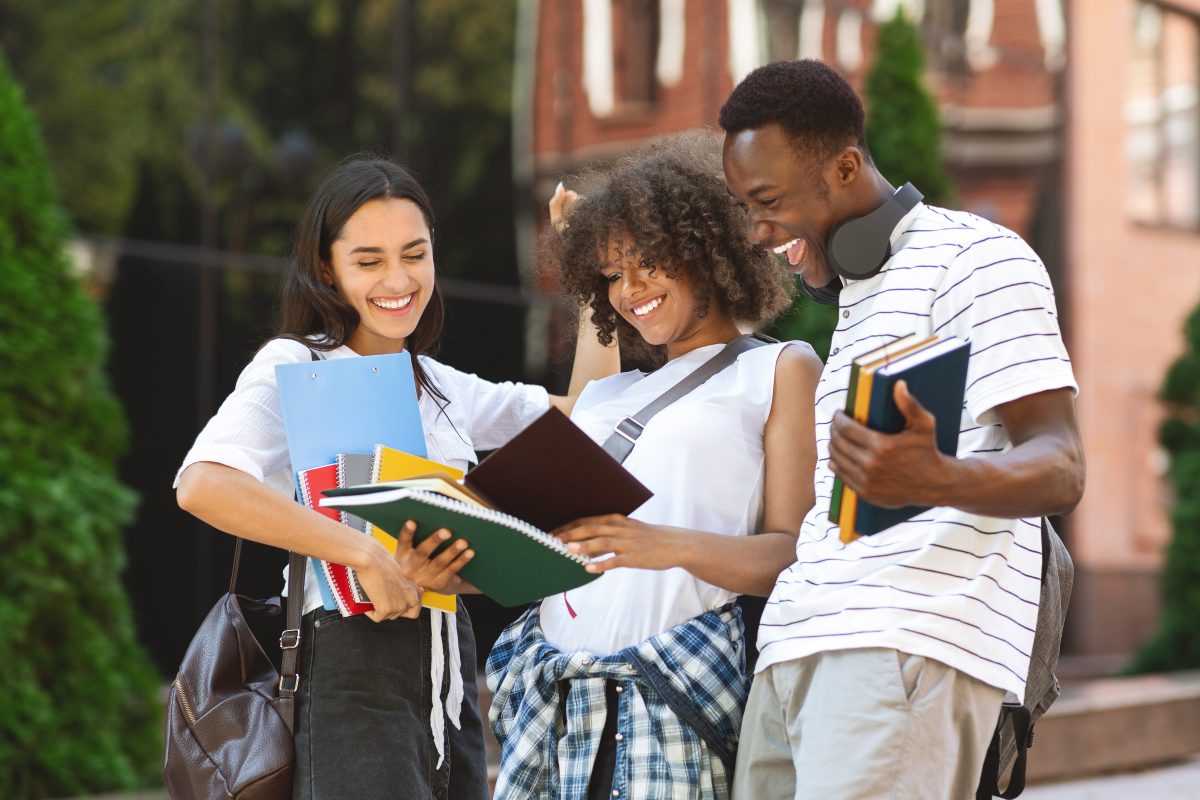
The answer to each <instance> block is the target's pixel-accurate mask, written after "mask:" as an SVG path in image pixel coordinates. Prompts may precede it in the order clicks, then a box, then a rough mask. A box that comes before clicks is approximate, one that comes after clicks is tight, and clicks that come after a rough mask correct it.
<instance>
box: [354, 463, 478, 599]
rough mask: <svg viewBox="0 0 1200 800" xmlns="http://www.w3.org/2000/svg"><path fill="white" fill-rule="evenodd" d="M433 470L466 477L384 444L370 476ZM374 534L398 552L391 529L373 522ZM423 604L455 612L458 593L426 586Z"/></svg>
mask: <svg viewBox="0 0 1200 800" xmlns="http://www.w3.org/2000/svg"><path fill="white" fill-rule="evenodd" d="M431 472H444V473H447V474H449V475H450V476H451V477H452V478H454V479H455V480H462V478H463V472H462V470H460V469H455V468H454V467H448V466H446V465H445V464H439V463H438V462H436V461H430V460H429V459H428V458H421V457H420V456H414V455H412V454H411V453H404V452H401V451H399V450H393V449H392V448H390V447H387V446H385V445H377V446H376V447H375V471H374V474H372V476H371V483H388V482H390V481H402V480H407V479H408V478H416V477H423V476H425V475H428V474H429V473H431ZM371 535H372V536H374V537H375V538H376V539H377V540H378V541H379V542H380V543H381V544H382V545H383V546H384V547H386V548H387V549H388V551H389V552H391V553H394V552H396V538H395V537H394V536H392V535H391V534H390V533H387V532H386V531H384V530H383V529H382V528H380V527H378V526H375V525H373V526H371ZM421 605H423V606H425V607H426V608H436V609H438V610H439V611H449V612H450V613H454V612H455V611H457V610H458V596H457V595H453V594H442V593H440V592H432V591H430V590H429V589H426V590H425V591H424V593H423V594H422V595H421Z"/></svg>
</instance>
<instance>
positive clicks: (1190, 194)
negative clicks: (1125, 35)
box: [1125, 1, 1200, 228]
mask: <svg viewBox="0 0 1200 800" xmlns="http://www.w3.org/2000/svg"><path fill="white" fill-rule="evenodd" d="M1134 13H1135V16H1134V25H1133V48H1132V56H1131V58H1130V62H1129V67H1128V77H1127V86H1126V95H1125V125H1126V153H1127V157H1128V165H1129V179H1130V185H1129V196H1128V206H1129V212H1130V214H1131V215H1132V216H1133V218H1134V219H1136V220H1138V221H1139V222H1146V223H1151V224H1156V225H1169V226H1174V227H1186V228H1198V227H1200V138H1198V133H1200V105H1198V104H1197V94H1198V92H1197V89H1198V83H1200V18H1198V17H1194V16H1191V15H1188V14H1184V13H1181V12H1179V11H1176V10H1174V9H1173V8H1167V7H1165V6H1160V5H1157V4H1155V3H1150V2H1144V1H1143V2H1139V3H1138V4H1137V6H1136V10H1135V12H1134Z"/></svg>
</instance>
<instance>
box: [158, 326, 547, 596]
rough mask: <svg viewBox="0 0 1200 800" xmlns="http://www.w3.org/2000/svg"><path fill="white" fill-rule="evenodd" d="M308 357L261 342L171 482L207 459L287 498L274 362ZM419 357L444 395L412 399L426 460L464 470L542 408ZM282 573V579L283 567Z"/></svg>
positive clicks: (289, 343)
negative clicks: (443, 399) (443, 404)
mask: <svg viewBox="0 0 1200 800" xmlns="http://www.w3.org/2000/svg"><path fill="white" fill-rule="evenodd" d="M323 355H324V357H325V358H350V357H354V356H357V355H358V354H357V353H355V352H354V351H353V350H351V349H350V348H349V347H345V346H342V347H339V348H337V349H336V350H330V351H329V352H327V353H325V354H323ZM310 358H311V355H310V351H309V349H308V348H307V347H305V346H304V345H303V344H301V343H300V342H297V341H294V340H291V339H273V340H271V341H270V342H268V343H267V344H266V345H264V346H263V348H262V349H261V350H259V351H258V353H257V354H255V356H254V358H253V360H251V362H250V363H249V364H247V365H246V368H245V369H244V370H242V374H241V375H240V376H239V377H238V381H237V385H236V387H235V388H234V390H233V392H232V393H231V394H230V395H229V397H227V398H225V402H224V403H222V404H221V407H220V409H218V410H217V413H216V415H215V416H213V418H212V419H211V420H209V422H208V424H207V425H205V426H204V430H203V431H201V432H200V435H199V436H197V437H196V442H195V443H194V444H193V445H192V449H191V450H190V451H188V454H187V456H186V457H185V458H184V459H183V464H182V466H180V468H179V472H178V473H176V475H175V485H176V486H178V485H179V475H180V474H181V473H182V472H183V470H184V469H186V468H187V467H188V466H190V465H192V464H194V463H196V462H197V461H214V462H216V463H218V464H224V465H226V466H229V467H233V468H235V469H240V470H241V471H242V472H245V473H247V474H249V475H252V476H254V477H255V478H257V479H258V480H260V481H263V482H264V483H266V484H267V485H269V486H270V487H271V488H273V489H275V490H276V491H278V492H279V493H280V494H283V495H285V496H287V497H292V496H293V492H294V485H295V484H294V482H293V476H292V469H291V464H290V463H289V461H288V451H287V437H286V435H285V433H284V429H283V418H282V416H281V414H280V410H279V391H278V388H277V386H276V383H275V365H276V364H291V363H295V362H300V361H308V360H310ZM419 360H420V363H421V366H422V367H424V368H425V372H426V374H428V375H429V377H430V379H431V380H432V381H433V384H434V385H435V386H437V388H438V389H439V390H440V391H441V392H442V394H444V395H445V396H446V398H447V399H448V400H449V403H448V404H447V405H446V407H445V409H444V410H443V409H442V408H441V406H440V405H439V401H438V400H437V399H436V398H434V397H433V396H432V395H430V394H429V393H428V392H423V393H422V394H421V397H420V400H419V406H420V411H421V422H422V424H423V425H424V428H425V445H426V447H427V448H428V457H429V458H430V459H432V460H434V461H438V462H441V463H443V464H446V465H449V466H452V467H456V468H458V469H461V470H466V469H467V467H468V466H469V464H471V463H474V462H475V460H476V455H475V451H476V450H493V449H495V448H497V447H500V446H501V445H503V444H505V443H506V442H507V441H508V440H509V439H511V438H512V437H513V436H515V435H516V434H517V433H519V432H520V431H521V430H522V429H524V428H525V427H526V426H527V425H529V423H531V422H533V421H534V420H535V419H537V417H538V416H540V415H541V414H542V413H543V412H544V411H545V410H546V409H547V408H549V405H550V400H549V396H548V395H547V394H546V390H545V389H543V388H542V387H540V386H529V385H526V384H520V383H508V382H505V383H492V382H491V381H486V380H483V379H482V378H479V377H478V376H476V375H472V374H469V373H465V372H460V371H458V370H456V369H454V368H453V367H448V366H446V365H445V364H442V363H440V362H438V361H435V360H434V359H432V358H427V357H425V356H420V357H419ZM306 564H307V565H308V572H307V574H306V576H305V579H304V612H305V613H307V612H309V611H312V610H313V609H315V608H317V607H319V606H320V605H321V594H320V589H319V588H318V586H317V582H316V580H315V577H314V574H313V569H312V562H311V561H310V560H307V559H306ZM284 574H285V577H286V574H287V569H286V567H285V569H284Z"/></svg>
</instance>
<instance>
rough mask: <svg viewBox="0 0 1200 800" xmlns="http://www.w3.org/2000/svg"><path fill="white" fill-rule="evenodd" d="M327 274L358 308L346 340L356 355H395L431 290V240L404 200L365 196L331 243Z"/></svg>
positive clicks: (417, 211)
mask: <svg viewBox="0 0 1200 800" xmlns="http://www.w3.org/2000/svg"><path fill="white" fill-rule="evenodd" d="M330 249H331V259H330V260H331V261H332V263H331V264H330V265H329V273H328V278H329V280H330V281H331V282H332V284H333V286H334V288H336V289H337V292H338V294H339V295H341V297H342V299H343V300H344V301H346V303H347V304H349V305H350V306H351V307H352V308H353V309H354V310H355V311H357V312H358V317H359V324H358V328H356V329H355V331H354V333H353V334H351V336H350V339H349V340H348V341H347V342H346V344H347V345H348V346H349V347H350V349H351V350H353V351H354V352H356V353H358V354H359V355H378V354H381V353H398V352H400V351H401V350H402V349H404V342H405V340H406V339H408V337H409V336H411V335H412V332H413V331H414V330H415V329H416V327H417V322H419V321H420V319H421V314H423V313H424V311H425V307H426V306H427V305H428V304H429V298H430V297H431V296H432V294H433V282H434V269H433V242H432V241H431V237H430V233H429V226H428V225H426V224H425V217H424V216H423V215H422V214H421V209H419V208H418V207H417V206H416V204H415V203H413V202H412V201H410V200H399V199H392V198H389V199H381V200H371V201H368V202H366V203H364V204H363V205H362V207H361V208H359V209H358V211H355V212H354V214H353V215H352V216H351V217H350V219H348V220H346V224H345V226H343V228H342V232H341V235H340V236H339V237H338V238H337V240H336V241H334V243H333V245H332V247H331V248H330Z"/></svg>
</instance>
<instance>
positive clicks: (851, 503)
mask: <svg viewBox="0 0 1200 800" xmlns="http://www.w3.org/2000/svg"><path fill="white" fill-rule="evenodd" d="M875 366H876V364H875V362H872V363H870V364H866V365H863V366H860V367H859V370H858V387H857V391H856V392H855V394H854V414H853V415H852V416H853V417H854V421H855V422H866V421H867V405H868V403H869V402H870V397H871V384H872V380H873V378H874V372H875ZM857 518H858V492H856V491H854V490H853V489H851V488H850V487H849V486H845V485H843V486H842V513H841V515H840V516H839V518H838V538H839V539H841V541H842V542H843V543H844V544H850V542H853V541H854V540H855V539H857V538H858V534H856V533H855V532H854V529H855V522H856V520H857Z"/></svg>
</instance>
